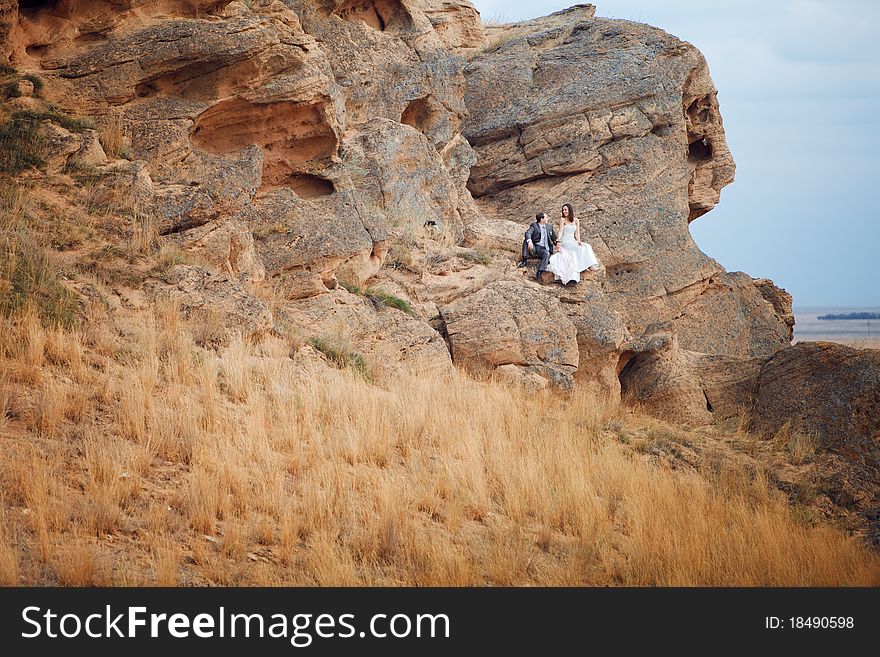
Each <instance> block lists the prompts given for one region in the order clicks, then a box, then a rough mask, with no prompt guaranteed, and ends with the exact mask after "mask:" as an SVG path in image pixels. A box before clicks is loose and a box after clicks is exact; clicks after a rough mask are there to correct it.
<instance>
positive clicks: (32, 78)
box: [21, 73, 43, 96]
mask: <svg viewBox="0 0 880 657" xmlns="http://www.w3.org/2000/svg"><path fill="white" fill-rule="evenodd" d="M21 77H22V79H23V80H28V81H29V82H30V83H31V84H33V85H34V94H35V95H37V96H39V95H40V94H42V93H43V81H42V80H41V79H40V78H39V77H38V76H36V75H34V74H33V73H28V74H27V75H22V76H21Z"/></svg>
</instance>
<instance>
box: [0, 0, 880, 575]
mask: <svg viewBox="0 0 880 657" xmlns="http://www.w3.org/2000/svg"><path fill="white" fill-rule="evenodd" d="M0 24H2V26H0V37H2V41H0V43H2V46H0V62H3V61H6V62H8V63H5V64H2V65H0V89H2V101H0V178H2V183H3V184H2V192H0V231H2V242H0V248H2V251H3V253H2V255H3V258H2V260H0V307H2V315H3V319H2V322H3V323H2V334H0V372H2V384H0V436H2V442H0V445H2V447H0V450H2V453H0V478H2V481H3V493H2V500H0V502H2V504H0V506H2V509H3V512H2V516H0V576H2V578H3V581H4V582H6V583H21V584H51V583H62V584H90V583H118V584H126V583H127V584H150V583H160V584H175V583H180V584H187V585H189V584H195V585H202V584H216V583H222V584H291V583H301V584H345V583H362V584H470V583H473V584H573V583H578V584H599V585H602V584H756V585H777V584H808V583H809V584H828V585H834V584H877V583H878V578H880V566H878V560H877V556H876V553H875V552H874V551H872V548H876V545H877V544H878V539H880V525H878V519H877V517H876V508H877V505H878V500H880V474H878V473H880V456H878V444H880V443H878V437H880V425H878V421H877V418H878V417H880V415H878V413H877V412H876V411H877V410H880V397H878V396H877V390H880V353H878V352H877V351H876V350H857V349H851V348H848V347H843V346H835V345H830V344H827V343H798V344H796V345H794V346H792V345H791V337H792V332H791V330H792V326H793V322H794V319H793V315H792V313H791V297H790V296H789V295H788V294H787V293H786V292H785V291H784V290H781V289H779V288H778V287H776V286H775V285H774V284H773V283H772V282H771V281H768V280H765V279H753V278H751V277H750V276H748V275H747V274H744V273H742V272H727V271H725V270H724V269H723V267H722V266H721V265H719V264H718V263H717V262H715V261H714V260H712V259H711V258H710V257H708V256H706V255H705V254H703V253H702V252H701V251H700V250H699V249H698V248H697V246H696V244H695V243H694V242H693V239H692V238H691V236H690V233H689V230H688V226H689V224H690V222H692V221H695V220H700V218H701V217H702V216H703V215H705V214H706V213H707V212H709V211H710V210H711V209H712V207H714V206H715V205H716V204H717V203H718V202H719V200H720V197H721V190H722V188H723V187H724V186H725V185H727V184H729V183H730V182H732V180H733V176H734V170H735V165H734V162H733V157H732V155H731V153H730V151H729V149H728V147H727V145H726V142H725V137H724V130H723V122H722V119H721V114H720V108H719V106H718V103H717V99H716V92H715V88H714V85H713V83H712V81H711V78H710V77H709V71H708V66H707V64H706V62H705V60H704V58H703V57H702V55H701V54H700V53H699V51H697V50H696V49H695V48H694V47H693V46H691V45H690V44H688V43H686V42H683V41H681V40H679V39H677V38H676V37H673V36H671V35H669V34H666V33H665V32H663V31H662V30H660V29H657V28H653V27H650V26H646V25H642V24H637V23H630V22H626V21H619V20H610V19H603V18H598V17H596V16H595V8H594V7H592V6H591V5H578V6H576V7H573V8H571V9H569V10H566V11H563V12H559V13H557V14H554V15H552V16H549V17H546V18H541V19H536V20H534V21H529V22H526V23H521V24H514V25H504V26H491V27H485V26H484V25H483V24H482V23H481V22H480V19H479V15H478V14H477V12H476V11H475V10H474V9H473V7H471V6H470V4H469V3H468V2H464V1H458V0H446V1H438V2H427V1H422V0H369V1H367V2H353V1H349V0H345V1H334V0H320V1H317V0H286V1H285V2H280V1H266V0H254V2H247V3H246V2H225V1H220V2H217V1H208V2H205V1H197V2H176V1H173V0H161V1H154V0H137V1H135V0H123V1H121V2H119V1H115V0H114V1H113V2H110V1H107V2H104V1H98V2H94V3H78V2H74V1H73V0H59V1H57V2H46V3H41V2H27V3H25V2H16V1H10V0H0ZM499 80H503V81H504V84H499V83H498V81H499ZM563 202H571V203H573V204H574V206H575V208H576V210H577V214H578V216H579V217H580V221H581V226H582V231H583V233H584V235H585V238H586V239H587V240H588V241H590V242H591V243H592V244H593V246H594V248H595V251H596V254H597V255H598V257H599V260H600V262H601V263H602V268H601V269H600V270H599V271H598V272H595V273H593V274H585V275H584V277H583V280H582V281H581V282H580V283H578V284H577V285H575V286H573V287H562V286H560V285H557V284H554V283H553V282H552V281H551V280H550V279H549V278H545V279H544V280H541V281H535V280H534V278H533V275H534V273H535V272H534V263H532V264H531V265H530V267H529V268H528V269H526V270H520V269H517V268H516V266H515V262H516V259H517V258H518V252H519V248H520V244H521V241H522V235H523V232H524V230H525V228H526V227H527V225H528V222H529V220H530V217H533V216H534V214H535V212H536V211H537V210H544V211H546V212H548V213H549V214H550V215H551V217H552V218H553V219H554V220H555V218H556V216H557V213H558V208H559V206H560V205H561V204H562V203H563ZM530 275H531V276H530Z"/></svg>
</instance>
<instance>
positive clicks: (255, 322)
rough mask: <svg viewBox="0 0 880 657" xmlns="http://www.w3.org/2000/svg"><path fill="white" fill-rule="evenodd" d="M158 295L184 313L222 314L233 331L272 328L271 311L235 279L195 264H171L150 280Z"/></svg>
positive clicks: (258, 331) (257, 333)
mask: <svg viewBox="0 0 880 657" xmlns="http://www.w3.org/2000/svg"><path fill="white" fill-rule="evenodd" d="M147 287H148V290H149V291H150V292H151V293H152V295H153V296H154V297H155V298H158V299H169V300H171V301H172V302H175V303H177V304H178V306H179V307H180V309H181V311H182V312H183V313H184V315H185V316H189V315H192V314H193V313H203V316H208V315H215V316H219V317H220V318H221V320H222V323H223V325H224V326H225V327H226V328H227V329H228V330H229V331H230V332H232V331H238V332H239V333H241V334H242V335H243V336H244V337H248V338H250V337H259V336H262V335H265V334H266V333H267V332H268V331H269V330H270V329H271V328H272V313H271V312H270V311H269V309H268V308H267V307H266V305H265V304H264V303H262V302H261V301H259V300H258V299H256V298H255V297H254V296H253V295H251V294H249V293H248V291H247V290H246V289H245V288H244V287H243V286H242V285H241V284H240V283H239V282H238V281H237V280H235V279H234V278H232V277H230V276H228V275H225V274H220V273H217V272H213V271H210V270H208V269H205V268H204V267H198V266H194V265H176V266H174V267H171V268H170V269H169V270H168V271H167V272H166V273H165V274H164V275H163V276H162V278H161V279H159V280H151V281H148V283H147Z"/></svg>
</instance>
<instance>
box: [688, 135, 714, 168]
mask: <svg viewBox="0 0 880 657" xmlns="http://www.w3.org/2000/svg"><path fill="white" fill-rule="evenodd" d="M711 159H712V142H711V141H709V139H707V138H706V137H698V138H697V139H695V140H694V141H692V142H691V143H690V144H688V162H691V163H693V164H696V163H698V162H706V161H708V160H711Z"/></svg>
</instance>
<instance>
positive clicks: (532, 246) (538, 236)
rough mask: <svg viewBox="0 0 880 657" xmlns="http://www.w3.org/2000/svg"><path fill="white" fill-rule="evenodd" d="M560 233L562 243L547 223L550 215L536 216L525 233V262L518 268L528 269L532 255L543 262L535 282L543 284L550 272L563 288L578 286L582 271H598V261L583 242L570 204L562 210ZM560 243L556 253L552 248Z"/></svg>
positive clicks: (523, 259)
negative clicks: (571, 285) (546, 273)
mask: <svg viewBox="0 0 880 657" xmlns="http://www.w3.org/2000/svg"><path fill="white" fill-rule="evenodd" d="M559 232H560V233H561V235H562V241H561V242H560V241H559V238H558V237H557V235H556V231H555V230H553V226H552V225H551V224H550V223H549V222H548V221H547V215H546V214H544V213H543V212H539V213H538V214H536V215H535V223H533V224H532V225H531V226H529V229H528V230H527V231H526V235H525V239H524V240H523V245H522V260H520V261H519V267H525V266H526V259H527V258H528V257H529V254H531V255H533V256H534V257H536V258H540V259H541V262H540V263H539V264H538V271H537V273H536V274H535V280H536V281H540V280H541V274H542V273H543V272H545V271H550V272H552V273H553V275H554V276H555V277H556V280H557V281H560V282H562V284H563V285H568V284H569V283H579V282H580V280H581V272H582V271H596V270H597V269H599V261H598V260H597V259H596V254H595V253H593V248H592V247H591V246H590V245H589V244H587V243H586V242H582V241H581V222H580V220H579V219H578V218H577V217H575V215H574V208H572V207H571V204H570V203H566V204H565V205H563V206H562V217H561V218H560V220H559ZM557 242H558V243H559V247H560V248H559V250H558V251H557V252H556V253H553V247H554V245H555V244H556V243H557Z"/></svg>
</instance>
